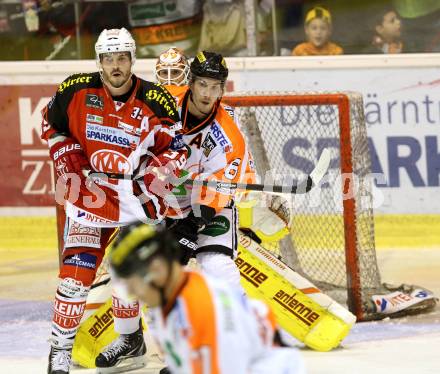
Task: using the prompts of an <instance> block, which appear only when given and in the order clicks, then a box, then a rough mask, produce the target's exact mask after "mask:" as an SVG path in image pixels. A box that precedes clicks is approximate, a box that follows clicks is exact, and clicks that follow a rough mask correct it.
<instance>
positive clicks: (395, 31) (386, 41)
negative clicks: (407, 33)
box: [364, 7, 404, 53]
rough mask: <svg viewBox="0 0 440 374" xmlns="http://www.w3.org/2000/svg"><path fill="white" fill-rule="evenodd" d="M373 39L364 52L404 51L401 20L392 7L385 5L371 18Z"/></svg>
mask: <svg viewBox="0 0 440 374" xmlns="http://www.w3.org/2000/svg"><path fill="white" fill-rule="evenodd" d="M370 25H371V28H372V29H373V30H372V31H373V33H374V35H373V40H372V42H371V45H370V46H369V47H368V48H367V49H366V50H365V51H364V53H402V52H403V51H404V50H403V49H404V48H403V42H402V39H401V20H400V18H399V17H398V16H397V13H396V12H395V11H394V9H393V8H392V7H384V8H382V9H381V10H380V11H379V12H377V13H376V15H375V16H373V17H372V19H371V23H370Z"/></svg>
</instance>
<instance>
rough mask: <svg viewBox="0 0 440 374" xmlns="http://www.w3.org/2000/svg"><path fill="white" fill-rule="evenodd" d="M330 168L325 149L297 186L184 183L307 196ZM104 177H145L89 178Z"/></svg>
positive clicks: (218, 189) (207, 182)
mask: <svg viewBox="0 0 440 374" xmlns="http://www.w3.org/2000/svg"><path fill="white" fill-rule="evenodd" d="M329 166H330V150H328V149H327V148H325V149H324V150H323V151H322V153H321V156H320V157H319V160H318V162H317V164H316V166H315V168H314V169H313V170H312V172H311V173H310V174H309V175H307V176H306V178H304V179H303V180H302V181H300V182H299V183H298V184H296V185H285V186H282V185H265V184H257V183H228V182H222V181H207V180H200V179H187V180H185V181H184V182H183V184H186V185H193V186H202V187H210V188H215V189H216V190H217V191H222V190H223V191H224V190H229V191H230V192H231V191H236V190H239V191H265V192H275V193H285V194H295V195H296V194H305V193H307V192H309V191H310V190H311V189H312V188H314V187H316V186H317V185H318V184H319V182H320V181H321V179H322V178H323V177H324V175H325V173H326V172H327V170H328V168H329ZM102 175H104V176H106V177H107V178H111V179H127V180H137V179H142V178H143V175H139V174H138V175H135V176H134V175H130V174H114V173H91V174H89V177H91V178H101V177H102Z"/></svg>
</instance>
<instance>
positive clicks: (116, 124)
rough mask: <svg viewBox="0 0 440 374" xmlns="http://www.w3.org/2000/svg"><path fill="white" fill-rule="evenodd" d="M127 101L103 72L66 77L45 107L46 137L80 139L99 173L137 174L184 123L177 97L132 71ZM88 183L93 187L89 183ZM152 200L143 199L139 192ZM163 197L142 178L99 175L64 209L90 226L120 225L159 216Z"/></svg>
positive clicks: (44, 129)
mask: <svg viewBox="0 0 440 374" xmlns="http://www.w3.org/2000/svg"><path fill="white" fill-rule="evenodd" d="M132 79H133V84H134V85H135V86H134V90H133V91H132V93H131V96H130V97H129V98H128V99H127V100H126V102H125V103H121V102H118V101H116V100H114V99H113V98H112V97H111V95H110V93H109V92H108V90H107V89H106V88H105V86H103V83H102V81H101V78H100V75H99V73H97V72H96V73H89V74H75V75H72V76H70V77H68V78H67V79H66V80H65V81H64V82H62V83H61V84H60V86H59V88H58V91H57V92H56V94H55V95H54V96H53V97H52V99H51V101H50V102H49V103H48V105H47V106H46V107H45V108H44V109H43V111H42V114H43V123H42V138H43V139H45V140H47V139H49V138H50V137H51V136H52V134H54V133H60V134H63V135H65V136H68V137H72V138H74V139H75V140H76V141H78V142H79V143H80V145H81V147H82V149H83V150H84V153H85V154H86V156H87V158H88V160H89V163H90V166H91V168H92V169H93V170H94V171H96V172H104V173H116V174H136V171H137V169H138V168H139V165H140V163H141V162H143V161H144V160H145V159H146V158H147V157H149V156H151V154H153V155H156V156H158V155H160V154H162V153H163V152H165V151H167V150H168V149H169V147H170V145H171V143H172V141H173V138H174V136H175V132H176V131H178V130H179V129H180V127H181V124H180V121H179V114H178V111H177V107H176V103H175V101H174V99H173V97H172V96H171V95H170V94H169V93H168V91H167V90H166V89H164V88H163V87H162V86H160V85H158V84H154V83H151V82H147V81H145V80H142V79H140V78H137V77H136V76H134V75H133V76H132ZM89 187H90V186H89ZM142 194H144V196H145V197H146V198H147V199H150V200H151V203H149V204H141V202H140V200H139V199H138V197H137V196H139V195H142ZM160 204H161V201H159V199H158V198H157V197H156V196H154V195H152V194H149V193H148V191H147V190H146V188H145V184H143V181H142V180H140V181H139V182H133V181H131V180H117V179H108V180H105V179H104V180H101V179H100V180H98V182H97V183H96V184H94V185H92V188H84V187H81V189H80V190H79V195H78V197H77V198H75V197H73V198H72V196H70V199H69V201H66V214H67V216H68V217H70V218H71V219H73V220H75V221H77V222H80V223H82V224H84V225H88V226H107V227H109V226H110V227H112V226H119V225H125V224H127V223H130V222H133V221H135V220H140V219H145V218H152V219H161V218H162V217H161V216H159V215H158V212H159V211H160Z"/></svg>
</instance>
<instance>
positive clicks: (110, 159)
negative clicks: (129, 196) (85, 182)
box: [90, 149, 133, 174]
mask: <svg viewBox="0 0 440 374" xmlns="http://www.w3.org/2000/svg"><path fill="white" fill-rule="evenodd" d="M90 161H91V164H92V166H93V168H94V169H95V170H96V171H100V172H103V173H114V174H130V173H131V172H132V170H133V167H132V165H131V162H130V161H129V160H128V158H127V157H126V156H124V155H123V154H122V153H119V152H118V151H113V150H110V149H104V150H99V151H96V152H95V153H93V154H92V157H90Z"/></svg>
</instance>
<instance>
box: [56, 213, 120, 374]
mask: <svg viewBox="0 0 440 374" xmlns="http://www.w3.org/2000/svg"><path fill="white" fill-rule="evenodd" d="M113 231H114V229H100V228H95V227H86V226H83V225H81V224H79V223H76V222H74V221H72V220H70V219H67V221H66V237H65V241H64V242H65V245H64V250H63V254H62V263H61V268H60V273H59V285H58V288H57V291H56V295H55V302H54V314H53V320H52V329H51V337H50V339H49V340H50V342H51V351H50V354H49V366H48V373H49V374H51V373H53V374H55V373H56V374H66V373H69V368H70V362H71V353H72V347H73V341H74V339H75V335H76V332H77V330H78V327H79V324H80V321H81V318H82V316H83V314H84V310H85V305H86V299H87V295H88V293H89V290H90V286H91V284H92V282H93V280H94V278H95V274H96V270H97V268H98V267H99V265H100V263H101V261H102V258H103V255H104V248H105V247H106V246H107V243H108V239H109V237H110V236H111V234H112V232H113Z"/></svg>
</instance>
